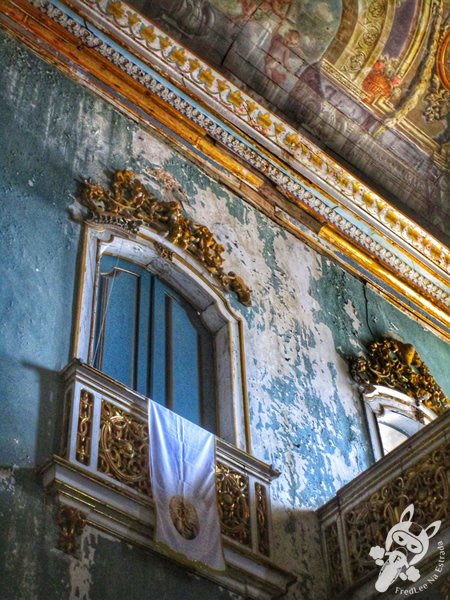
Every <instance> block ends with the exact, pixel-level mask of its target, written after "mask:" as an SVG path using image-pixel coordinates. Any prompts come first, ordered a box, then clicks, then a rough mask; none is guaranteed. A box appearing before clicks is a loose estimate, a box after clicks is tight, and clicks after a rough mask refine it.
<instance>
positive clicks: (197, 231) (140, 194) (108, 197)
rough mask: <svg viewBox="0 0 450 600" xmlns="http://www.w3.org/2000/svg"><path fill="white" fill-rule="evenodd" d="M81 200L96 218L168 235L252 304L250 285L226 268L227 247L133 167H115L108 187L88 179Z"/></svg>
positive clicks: (221, 283)
mask: <svg viewBox="0 0 450 600" xmlns="http://www.w3.org/2000/svg"><path fill="white" fill-rule="evenodd" d="M80 200H81V203H82V204H83V205H84V206H86V207H87V208H88V209H89V211H90V216H91V218H92V220H94V221H95V222H99V223H103V224H113V225H119V226H122V227H125V228H126V229H128V230H130V231H132V232H134V233H137V232H138V230H139V228H140V227H141V226H147V227H150V228H151V229H154V230H156V231H157V232H159V233H161V234H162V235H164V236H166V237H167V240H168V241H169V242H171V243H172V244H174V245H175V246H178V247H179V248H181V249H182V250H185V251H187V252H189V254H191V255H192V256H193V257H194V258H195V259H196V260H197V261H198V262H199V263H200V264H201V265H202V266H203V267H204V268H205V269H206V270H207V271H208V273H210V275H212V276H213V277H214V278H215V279H216V280H217V281H218V283H220V285H221V286H222V287H223V288H224V289H226V290H228V291H232V292H235V293H236V295H237V297H238V299H239V301H240V302H241V303H242V304H243V305H244V306H250V305H251V290H250V288H249V287H248V286H247V285H246V284H245V283H244V281H243V279H242V278H241V277H240V276H239V275H237V274H236V273H234V272H233V271H229V272H228V273H226V272H225V270H224V268H223V266H222V264H223V262H224V258H223V256H222V255H223V253H224V251H225V248H224V247H223V246H222V244H219V243H218V242H217V240H216V239H215V237H214V235H213V234H212V233H211V231H210V230H209V229H208V227H206V225H201V224H199V223H195V222H194V221H192V220H191V219H190V218H189V217H187V216H186V215H185V214H183V208H182V206H181V203H180V202H177V201H176V200H170V201H161V200H158V199H157V198H156V197H155V196H154V195H153V194H152V193H150V192H149V191H148V190H147V189H146V187H145V186H144V184H143V183H142V182H141V181H140V180H139V179H138V178H137V176H136V175H135V173H133V172H132V171H127V170H123V171H116V172H115V174H114V179H113V181H112V184H111V186H110V187H109V188H107V187H104V186H101V185H100V184H98V183H94V182H91V181H85V182H84V186H83V190H82V193H81V195H80Z"/></svg>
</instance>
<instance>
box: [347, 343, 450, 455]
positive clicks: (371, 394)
mask: <svg viewBox="0 0 450 600" xmlns="http://www.w3.org/2000/svg"><path fill="white" fill-rule="evenodd" d="M351 373H352V376H353V378H354V380H355V381H356V382H357V383H358V384H359V387H360V390H361V392H362V397H363V400H364V403H365V407H366V413H367V418H368V425H369V432H370V435H371V439H372V445H373V449H374V454H375V458H380V457H381V456H383V455H384V454H386V453H387V452H389V451H390V450H392V449H393V448H394V447H396V446H397V445H399V444H401V443H402V442H403V441H405V440H406V439H407V438H408V437H410V436H411V435H413V434H414V433H416V431H418V430H419V429H421V428H422V427H424V426H425V425H427V424H428V423H430V422H431V421H433V420H434V419H436V418H437V416H439V415H440V414H442V413H443V412H444V411H445V410H446V409H447V408H448V406H449V401H448V399H447V398H446V397H445V395H444V393H443V392H442V390H441V388H440V387H439V386H438V384H437V383H436V381H435V380H434V378H433V376H432V375H431V374H430V372H429V370H428V368H427V366H426V365H425V364H424V362H423V361H422V359H421V358H420V356H419V355H418V353H417V351H416V350H415V348H414V347H413V346H412V345H411V344H407V343H404V342H401V341H399V340H395V339H393V338H389V337H386V338H384V339H383V340H381V341H379V342H373V343H372V344H371V345H370V347H369V352H368V357H367V358H363V357H359V358H357V359H355V360H354V361H353V362H352V363H351Z"/></svg>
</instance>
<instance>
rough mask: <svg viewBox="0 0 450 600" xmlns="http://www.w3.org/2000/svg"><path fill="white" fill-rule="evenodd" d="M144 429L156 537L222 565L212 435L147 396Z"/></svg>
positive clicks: (218, 567)
mask: <svg viewBox="0 0 450 600" xmlns="http://www.w3.org/2000/svg"><path fill="white" fill-rule="evenodd" d="M149 434H150V435H149V437H150V474H151V481H152V490H153V498H154V501H155V506H156V532H155V539H156V541H157V542H159V543H162V544H165V545H166V546H168V547H169V548H170V549H171V550H172V551H174V552H176V553H178V554H182V555H184V557H186V558H187V559H189V560H191V561H194V562H197V563H198V562H200V563H203V564H204V565H206V566H208V567H209V568H211V569H214V570H224V569H225V563H224V559H223V553H222V545H221V535H220V524H219V515H218V511H217V500H216V485H215V475H214V473H215V443H214V442H215V440H214V435H213V434H211V433H209V432H208V431H206V430H204V429H202V428H201V427H199V426H198V425H195V424H194V423H191V422H189V421H187V420H186V419H183V418H182V417H180V416H179V415H177V414H175V413H174V412H172V411H171V410H168V409H167V408H165V407H163V406H161V405H160V404H158V403H156V402H153V401H149Z"/></svg>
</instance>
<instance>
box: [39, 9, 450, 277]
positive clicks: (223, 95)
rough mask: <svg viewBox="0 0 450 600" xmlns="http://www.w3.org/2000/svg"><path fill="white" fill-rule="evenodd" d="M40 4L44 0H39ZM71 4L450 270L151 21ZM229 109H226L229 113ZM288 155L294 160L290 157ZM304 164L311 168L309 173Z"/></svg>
mask: <svg viewBox="0 0 450 600" xmlns="http://www.w3.org/2000/svg"><path fill="white" fill-rule="evenodd" d="M36 1H37V2H39V1H40V0H36ZM68 4H69V5H70V6H71V7H72V8H74V9H75V10H77V11H78V12H80V14H82V15H84V16H86V17H88V18H91V19H94V18H96V21H95V22H96V25H97V26H98V27H100V28H101V29H102V30H104V31H105V32H107V34H108V35H111V36H112V37H115V39H117V40H118V41H120V43H121V44H122V45H123V46H125V47H127V48H128V49H129V50H130V51H131V52H136V51H138V52H141V54H142V58H144V59H145V60H147V61H148V62H149V64H150V65H151V66H153V67H154V68H157V69H158V70H159V71H163V72H164V75H165V76H167V77H169V79H171V80H172V81H174V82H178V83H180V80H181V81H182V80H184V81H185V82H188V83H189V86H187V85H186V84H185V85H184V92H186V91H187V90H189V92H188V93H189V95H191V96H194V95H195V96H196V97H197V98H199V99H208V100H209V102H210V104H209V105H208V106H209V107H210V108H212V110H215V112H217V113H218V112H220V115H221V117H222V118H224V117H225V118H227V120H228V121H229V122H230V123H231V124H233V125H235V126H237V127H238V128H243V130H244V131H245V132H247V133H248V134H249V135H251V137H252V138H253V139H254V140H256V141H257V142H259V143H262V145H264V146H265V147H268V148H269V149H271V151H272V152H274V151H275V152H274V153H275V155H276V156H278V157H284V160H285V161H286V162H288V163H289V164H290V165H291V166H292V167H293V168H294V169H296V168H300V173H302V174H303V175H306V177H309V178H311V177H313V179H316V180H317V181H318V182H322V184H325V189H329V186H331V188H332V190H334V191H335V192H339V194H340V198H338V197H336V198H335V199H336V200H337V201H338V202H339V203H341V202H342V201H344V202H345V205H346V207H347V208H350V209H353V210H354V211H355V212H356V213H358V214H359V213H360V211H363V212H364V213H366V215H367V216H368V217H370V218H372V219H375V220H376V221H377V222H378V223H379V225H380V229H381V231H383V230H384V229H388V230H390V231H391V232H392V233H393V234H394V237H398V238H400V239H401V240H402V241H404V242H406V243H407V244H409V245H410V246H411V247H413V248H414V249H416V250H417V251H418V252H420V253H421V254H423V255H424V256H425V257H427V258H428V259H429V260H430V261H431V262H432V263H433V264H435V265H436V266H437V267H439V268H440V269H443V270H444V271H445V272H447V273H449V269H450V251H449V250H448V249H447V248H446V247H445V246H444V245H443V244H441V243H440V242H439V241H438V240H436V239H435V238H434V237H433V236H431V235H430V234H429V233H428V232H426V231H425V230H424V229H423V228H421V227H419V226H418V225H417V224H416V223H414V221H412V220H411V219H409V218H408V217H406V215H404V214H402V213H401V211H399V210H398V209H396V208H395V207H393V206H392V205H391V204H390V203H389V202H388V201H386V200H385V199H384V198H382V197H381V196H380V195H379V194H376V193H375V192H374V191H373V190H371V189H370V188H369V186H367V185H366V184H365V183H364V182H362V181H361V180H360V179H359V178H357V177H356V176H355V175H353V174H352V173H350V171H348V170H346V169H345V168H344V167H342V166H341V165H340V164H339V163H337V162H336V161H334V160H333V159H332V158H331V157H330V156H328V155H327V154H326V153H325V152H323V151H322V150H321V149H320V148H319V147H317V146H316V145H315V144H314V143H313V142H311V141H310V140H309V139H308V138H306V137H305V136H304V135H302V134H301V133H300V132H298V131H297V130H295V129H294V128H293V127H291V126H290V125H289V124H288V123H287V122H286V121H284V120H282V119H281V118H279V117H277V116H276V115H275V114H274V113H272V112H271V111H269V110H267V109H266V108H265V107H264V106H262V105H261V104H259V103H258V102H257V101H255V100H254V99H253V98H252V97H251V96H249V95H248V94H246V93H245V92H243V91H242V90H240V89H239V88H238V87H236V86H235V85H234V84H232V83H231V81H229V80H228V79H226V78H225V77H224V76H223V75H221V74H220V73H219V72H217V71H216V70H215V69H213V68H212V67H210V66H209V65H208V64H207V63H205V62H204V61H202V60H201V59H199V58H198V57H197V56H196V55H195V54H193V53H192V52H190V51H189V50H187V49H186V48H184V47H183V46H181V45H180V44H179V43H178V42H176V41H175V40H174V39H172V38H171V37H170V36H169V35H167V34H166V33H165V32H163V31H161V30H160V29H158V27H157V26H156V25H155V24H154V23H152V22H151V21H150V20H148V19H146V18H144V17H143V16H142V15H140V13H138V12H136V11H135V10H134V9H132V8H131V7H130V6H128V5H127V4H126V3H124V2H120V0H70V2H68ZM224 111H226V112H224ZM289 158H290V159H291V160H289ZM305 168H306V169H307V170H306V171H305Z"/></svg>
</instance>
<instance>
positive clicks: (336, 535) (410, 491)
mask: <svg viewBox="0 0 450 600" xmlns="http://www.w3.org/2000/svg"><path fill="white" fill-rule="evenodd" d="M449 423H450V413H449V412H446V413H444V414H443V415H441V416H440V417H438V418H437V419H435V420H434V421H432V422H431V423H430V424H429V425H427V426H426V427H424V428H422V429H421V430H420V431H419V432H418V433H417V434H415V436H413V438H411V439H410V441H408V442H405V443H403V444H402V445H400V446H398V447H397V448H396V449H395V450H393V451H392V452H391V453H389V454H388V455H387V456H385V457H384V458H383V459H381V460H379V461H378V462H376V463H375V464H374V465H373V466H372V467H371V468H370V469H369V470H368V471H366V472H365V473H363V474H361V475H359V476H358V477H357V478H356V479H354V480H353V481H352V482H350V483H349V484H347V485H346V486H345V487H344V488H342V489H341V490H339V491H338V493H337V495H336V496H335V497H334V498H333V499H331V500H330V501H329V502H327V504H325V505H324V506H322V507H321V508H320V509H319V510H318V511H317V513H318V517H319V524H320V527H321V530H322V542H323V550H324V553H325V557H326V562H327V565H328V572H329V579H330V593H332V594H333V597H342V598H344V597H346V595H345V594H346V591H345V590H348V588H349V587H352V589H356V588H357V587H358V586H364V585H369V584H368V583H367V582H368V581H370V579H371V578H374V579H376V578H377V577H378V576H379V571H380V569H379V565H380V563H379V562H378V563H377V562H376V560H375V558H374V556H373V554H374V549H378V548H379V549H381V550H382V549H384V548H385V547H386V543H387V540H388V539H389V535H388V534H389V533H390V532H391V531H392V528H393V527H394V526H395V525H397V524H398V523H400V522H401V520H402V519H403V517H402V515H404V513H405V512H406V510H407V509H408V508H410V509H411V507H412V511H413V515H414V526H415V527H417V528H423V529H426V528H427V527H429V525H430V524H431V523H437V524H438V526H439V536H436V539H435V540H433V543H432V544H430V551H429V552H428V554H427V556H426V559H427V560H428V563H427V564H429V565H431V567H430V568H431V569H434V567H435V565H436V561H437V560H438V559H437V558H436V557H434V558H433V552H435V553H436V552H438V550H436V548H439V549H440V546H439V547H438V546H437V544H441V545H442V544H443V540H445V539H448V536H449V533H450V532H449V525H450V519H449V517H450V440H449V437H448V431H449ZM416 524H417V525H416ZM430 537H431V535H430ZM448 550H449V549H448V548H446V550H445V551H446V552H448ZM381 564H382V563H381ZM427 568H428V567H427V566H426V565H425V566H424V567H423V568H422V566H421V567H420V570H421V572H422V570H423V575H424V577H425V578H426V577H427V575H426V573H427V571H426V569H427ZM402 581H403V580H402ZM411 581H413V580H412V579H411ZM425 581H426V579H425ZM372 585H373V584H372V583H370V586H372ZM370 589H372V588H370ZM364 593H365V592H364Z"/></svg>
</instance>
